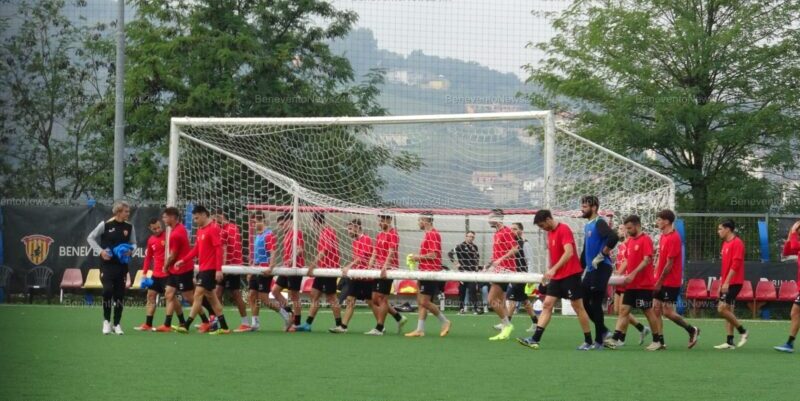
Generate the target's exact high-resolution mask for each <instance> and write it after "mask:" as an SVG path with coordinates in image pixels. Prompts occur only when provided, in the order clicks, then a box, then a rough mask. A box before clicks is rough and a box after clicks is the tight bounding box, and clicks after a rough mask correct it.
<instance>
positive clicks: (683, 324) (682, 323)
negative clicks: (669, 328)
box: [675, 320, 694, 336]
mask: <svg viewBox="0 0 800 401" xmlns="http://www.w3.org/2000/svg"><path fill="white" fill-rule="evenodd" d="M675 324H677V325H678V326H681V327H683V329H684V330H686V332H687V333H689V335H690V336H691V335H692V334H694V327H692V325H690V324H689V323H686V321H685V320H681V321H680V322H675Z"/></svg>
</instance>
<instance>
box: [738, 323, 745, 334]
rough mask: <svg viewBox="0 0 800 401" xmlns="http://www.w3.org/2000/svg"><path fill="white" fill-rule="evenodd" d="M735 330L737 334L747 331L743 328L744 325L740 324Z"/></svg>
mask: <svg viewBox="0 0 800 401" xmlns="http://www.w3.org/2000/svg"><path fill="white" fill-rule="evenodd" d="M736 331H738V332H739V334H744V333H747V330H745V328H744V326H742V325H739V327H737V328H736Z"/></svg>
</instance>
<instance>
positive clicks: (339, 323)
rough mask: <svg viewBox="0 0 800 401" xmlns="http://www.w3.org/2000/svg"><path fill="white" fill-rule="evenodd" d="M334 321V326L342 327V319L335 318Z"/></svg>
mask: <svg viewBox="0 0 800 401" xmlns="http://www.w3.org/2000/svg"><path fill="white" fill-rule="evenodd" d="M335 319H336V325H337V326H341V325H342V318H340V317H337V318H335Z"/></svg>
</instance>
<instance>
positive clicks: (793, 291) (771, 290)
mask: <svg viewBox="0 0 800 401" xmlns="http://www.w3.org/2000/svg"><path fill="white" fill-rule="evenodd" d="M721 287H722V280H720V279H714V280H712V281H711V285H709V287H708V288H706V281H705V280H703V279H701V278H693V279H690V280H689V281H688V282H687V284H686V299H696V300H713V299H718V298H719V292H720V288H721ZM797 291H798V289H797V282H795V281H794V280H791V281H784V282H782V283H781V285H780V289H777V288H775V284H774V283H773V282H772V281H770V280H763V279H762V280H759V282H758V284H756V288H755V291H754V290H753V284H752V283H751V282H750V281H748V280H745V281H744V283H742V290H741V291H740V292H739V295H738V296H737V297H736V300H737V301H764V302H770V301H781V302H792V301H794V300H795V298H797Z"/></svg>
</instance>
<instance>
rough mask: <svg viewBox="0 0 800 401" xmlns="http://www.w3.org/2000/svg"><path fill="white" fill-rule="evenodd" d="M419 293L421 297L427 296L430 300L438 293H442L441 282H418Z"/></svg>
mask: <svg viewBox="0 0 800 401" xmlns="http://www.w3.org/2000/svg"><path fill="white" fill-rule="evenodd" d="M418 284H419V293H420V294H422V295H429V296H430V297H431V298H433V297H435V296H437V295H439V292H441V291H442V284H444V282H442V281H426V280H419V281H418Z"/></svg>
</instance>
